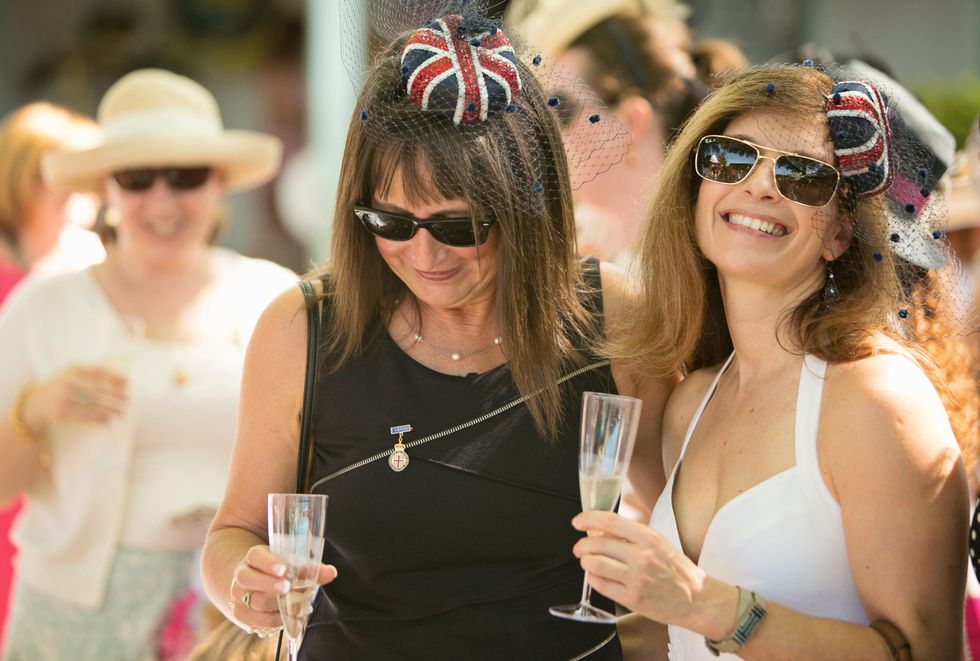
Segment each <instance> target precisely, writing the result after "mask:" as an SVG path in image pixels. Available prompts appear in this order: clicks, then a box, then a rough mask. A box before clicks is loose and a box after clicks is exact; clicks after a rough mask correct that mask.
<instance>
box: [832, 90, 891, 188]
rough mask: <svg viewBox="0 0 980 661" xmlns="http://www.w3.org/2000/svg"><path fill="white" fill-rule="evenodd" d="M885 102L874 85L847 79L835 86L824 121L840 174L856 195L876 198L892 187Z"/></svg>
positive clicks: (886, 106) (886, 101) (889, 141)
mask: <svg viewBox="0 0 980 661" xmlns="http://www.w3.org/2000/svg"><path fill="white" fill-rule="evenodd" d="M888 112H889V109H888V100H887V99H886V98H885V97H884V96H883V95H882V94H881V92H880V91H878V88H877V87H875V86H874V85H872V84H870V83H866V82H859V81H853V80H847V81H843V82H840V83H837V84H836V85H834V88H833V90H831V93H830V96H829V97H828V100H827V122H828V124H830V138H831V140H832V141H833V143H834V154H835V155H836V156H837V162H838V165H839V167H840V171H841V175H843V177H844V179H845V181H847V182H848V183H849V184H850V186H851V188H852V190H854V192H855V193H857V194H858V195H859V196H865V195H877V194H878V193H882V192H884V191H885V190H886V189H887V188H888V186H889V185H890V184H891V181H892V177H893V172H892V164H891V156H890V154H889V150H890V149H891V137H890V135H889V132H890V131H889V121H888Z"/></svg>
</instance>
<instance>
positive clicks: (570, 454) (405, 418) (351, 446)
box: [300, 263, 622, 661]
mask: <svg viewBox="0 0 980 661" xmlns="http://www.w3.org/2000/svg"><path fill="white" fill-rule="evenodd" d="M586 271H587V274H589V277H588V280H589V281H591V282H590V284H592V285H593V287H595V288H596V289H599V287H598V272H597V269H596V265H595V263H591V264H587V266H586ZM588 303H589V305H590V307H592V308H593V310H594V311H595V312H596V315H597V319H601V294H595V295H593V296H590V300H589V301H588ZM586 390H595V391H601V392H615V385H614V383H613V379H612V375H611V373H610V371H609V368H608V367H601V368H597V369H594V370H592V371H589V372H586V373H584V374H582V375H580V376H578V377H575V378H574V379H572V380H571V381H569V382H568V383H567V384H566V387H565V389H564V396H565V398H566V403H567V406H566V414H565V420H564V423H563V424H562V425H561V428H560V430H559V434H558V438H557V441H556V442H555V443H554V444H549V443H548V442H547V441H546V440H545V439H543V438H541V437H540V436H539V435H538V434H537V432H536V430H535V428H534V424H533V421H532V419H531V416H530V413H529V412H528V410H527V408H526V406H525V405H523V404H521V405H518V406H516V407H514V408H512V409H510V410H508V411H506V412H505V413H501V414H499V415H497V416H495V417H493V418H491V419H490V420H487V421H485V422H481V423H479V424H477V425H475V426H473V427H470V428H468V429H465V430H462V431H459V432H457V433H453V434H450V435H448V436H446V437H443V438H439V439H437V440H434V441H431V442H429V443H425V444H423V445H420V446H418V447H416V448H410V449H409V450H408V454H409V458H410V463H409V465H408V467H407V468H406V469H405V470H404V471H402V472H395V471H393V470H392V469H391V468H390V467H389V465H388V462H387V460H386V459H380V460H378V461H375V462H372V463H370V464H367V465H365V466H362V467H360V468H357V469H355V470H352V471H350V472H347V473H345V474H343V475H340V476H338V477H335V478H333V479H330V480H328V481H326V482H323V483H322V484H320V485H319V486H317V487H316V488H315V492H316V493H325V494H327V495H329V496H330V503H329V508H328V511H327V542H326V548H325V550H324V561H325V562H329V563H332V564H334V565H336V566H337V569H338V571H339V576H338V577H337V579H336V580H335V581H334V582H333V583H331V584H330V585H327V586H325V587H324V588H323V589H321V590H320V592H319V593H318V595H317V598H316V602H315V604H314V612H313V614H312V615H311V616H310V621H309V626H308V629H307V633H306V637H305V640H304V642H303V645H302V648H301V650H300V658H301V659H310V660H312V659H327V660H331V661H332V660H343V661H349V660H359V659H370V660H375V659H377V660H379V661H380V660H387V659H392V660H394V659H398V660H400V661H401V660H413V659H418V660H420V661H421V660H425V661H432V660H434V659H460V660H464V659H465V660H467V661H481V660H484V659H486V660H491V659H493V660H500V659H529V660H534V661H548V660H556V661H559V660H568V659H573V658H588V659H589V660H590V661H600V660H601V661H607V660H618V659H621V658H622V653H621V650H620V647H619V641H618V639H617V638H615V636H614V633H615V631H614V629H615V628H614V627H610V626H607V625H597V624H586V623H580V622H571V621H567V620H562V619H559V618H556V617H553V616H552V615H550V614H549V613H548V607H549V606H554V605H559V604H568V603H575V602H577V601H578V599H579V597H580V593H581V588H582V580H583V573H582V570H581V568H580V567H579V564H578V561H577V559H576V558H575V557H574V556H573V555H572V552H571V550H572V546H573V544H574V543H575V541H576V540H577V539H578V537H579V536H580V535H581V533H578V532H577V531H575V530H574V529H573V528H572V527H571V523H570V522H571V519H572V517H573V516H574V515H575V514H576V513H578V512H579V511H581V504H580V501H579V488H578V422H579V417H580V413H581V393H582V392H583V391H586ZM518 396H519V395H518V393H517V391H516V389H515V388H514V385H513V382H512V379H511V375H510V370H509V369H508V367H507V366H506V365H502V366H500V367H497V368H495V369H492V370H490V371H488V372H485V373H482V374H470V375H467V376H463V377H457V376H449V375H446V374H442V373H440V372H435V371H433V370H430V369H428V368H426V367H424V366H423V365H420V364H419V363H417V362H415V361H414V360H412V359H411V358H409V357H408V356H407V355H406V354H405V353H404V352H402V351H401V350H400V349H399V348H398V346H397V345H396V344H395V343H394V342H393V341H391V340H390V339H389V338H387V337H386V339H385V341H384V343H383V344H382V346H381V347H380V348H379V349H378V350H377V351H374V352H372V353H370V354H369V355H365V356H364V357H362V358H361V359H360V360H358V361H356V362H353V363H351V364H349V365H348V366H347V367H346V368H345V369H343V370H342V371H340V372H338V373H335V374H331V375H329V376H326V377H323V378H321V380H320V381H319V383H318V385H317V392H316V406H315V418H314V427H313V433H314V443H315V449H314V458H313V463H312V479H311V482H313V483H315V482H317V481H318V480H320V479H321V478H323V477H324V476H327V475H329V474H331V473H333V472H334V471H337V470H339V469H341V468H344V467H346V466H348V465H350V464H352V463H354V462H357V461H360V460H362V459H365V458H367V457H369V456H371V455H373V454H375V453H377V452H381V451H384V450H387V449H390V448H391V447H392V445H393V444H394V443H395V441H396V439H397V436H393V435H391V434H390V433H389V431H390V428H391V427H395V426H399V425H411V426H412V429H413V431H412V432H410V433H407V434H406V435H405V442H406V443H407V442H410V441H411V440H413V439H418V438H422V437H424V436H427V435H429V434H433V433H436V432H440V431H443V430H445V429H448V428H450V427H453V426H455V425H457V424H460V423H463V422H466V421H469V420H471V419H473V418H476V417H478V416H480V415H482V414H484V413H487V412H489V411H491V410H493V409H495V408H497V407H498V406H501V405H503V404H505V403H507V402H509V401H511V400H513V399H515V398H517V397H518ZM593 599H594V603H596V605H600V606H603V607H606V608H611V604H610V603H609V602H608V601H607V600H604V599H603V598H601V597H600V596H599V595H594V597H593ZM610 636H613V637H612V639H610V640H609V641H608V642H607V643H606V644H605V645H602V643H603V641H606V640H607V639H609V638H610ZM593 648H597V649H596V651H594V652H592V653H591V654H588V655H586V656H582V655H583V654H585V653H586V652H588V651H589V650H592V649H593Z"/></svg>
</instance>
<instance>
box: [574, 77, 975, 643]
mask: <svg viewBox="0 0 980 661" xmlns="http://www.w3.org/2000/svg"><path fill="white" fill-rule="evenodd" d="M808 64H809V63H808ZM854 75H855V74H854V73H853V72H852V73H847V72H846V71H844V72H843V75H842V76H840V77H839V78H832V77H830V76H829V75H827V74H826V73H824V72H823V71H820V70H818V69H816V68H814V67H812V66H807V65H804V66H773V67H765V68H759V69H756V70H750V71H748V72H743V73H742V74H740V75H738V76H735V77H734V78H733V79H732V80H731V81H730V82H728V84H727V85H725V86H723V87H721V88H719V89H718V90H717V91H716V92H714V94H713V95H712V96H710V97H709V98H708V99H707V100H706V101H705V103H704V104H703V105H702V106H701V107H700V108H699V109H698V110H697V111H696V112H695V113H694V115H693V116H692V117H691V119H690V120H689V122H688V124H687V125H686V126H685V128H684V130H683V131H682V132H681V134H680V136H679V137H678V139H677V142H676V143H675V146H674V148H673V150H672V151H671V152H670V153H669V154H668V158H667V162H666V165H665V168H664V173H663V179H662V183H661V187H660V188H659V189H658V193H657V198H656V200H655V204H654V206H653V207H652V208H653V209H654V210H659V211H660V213H658V214H656V215H654V216H652V217H651V218H650V221H649V224H648V226H647V231H646V235H645V239H644V244H643V245H644V250H643V255H644V266H645V274H644V283H645V285H646V291H647V293H646V296H647V303H646V306H645V308H644V309H645V310H647V313H648V317H647V320H646V323H644V324H636V325H635V326H634V327H633V328H634V329H635V330H634V332H632V333H631V334H630V335H629V337H626V338H625V341H626V342H625V350H627V351H629V350H632V352H633V353H634V354H635V355H637V356H638V357H639V359H640V360H642V361H643V362H646V363H647V364H648V365H651V366H656V364H657V363H658V362H660V361H671V359H672V358H673V359H674V360H681V361H683V362H688V361H689V360H690V358H691V356H692V353H693V347H694V346H695V343H696V342H697V340H698V338H699V337H700V336H701V335H702V334H703V333H705V332H709V331H712V330H713V331H714V332H721V333H724V334H726V335H727V336H728V337H729V338H730V342H731V345H732V346H733V347H734V351H733V352H732V354H731V356H730V357H729V359H728V360H727V361H725V362H724V364H719V365H715V366H713V367H710V368H707V369H701V370H696V371H693V372H692V373H691V374H689V375H688V376H687V378H686V379H685V380H684V381H683V382H682V383H681V385H680V386H679V387H678V388H677V389H676V390H675V392H674V394H673V395H672V397H671V400H670V402H669V403H668V406H667V409H666V411H665V414H664V421H665V422H664V441H663V445H664V457H665V468H666V470H667V473H666V474H667V477H668V482H667V486H666V487H665V489H664V491H663V493H662V494H661V497H660V499H659V501H658V502H657V504H656V506H655V507H654V510H653V514H652V517H651V520H650V525H649V526H644V525H640V524H637V523H634V522H631V521H626V520H624V519H622V518H621V517H617V516H616V515H615V514H611V513H599V512H586V513H584V514H582V515H579V516H577V517H576V518H575V519H574V520H573V525H574V526H575V527H576V528H577V529H579V530H588V531H594V532H600V533H602V534H601V535H592V536H589V537H587V538H585V539H582V540H581V541H579V542H578V543H577V544H576V546H575V547H574V552H575V554H576V555H577V556H578V557H579V558H581V563H582V566H583V568H585V569H586V570H587V571H588V575H589V580H590V582H591V583H592V584H593V586H594V587H595V588H596V590H598V591H599V592H601V593H603V594H605V595H606V596H609V597H610V598H613V599H615V600H617V601H618V602H620V603H622V604H623V605H625V606H627V607H628V608H630V609H631V610H633V611H634V613H635V614H636V615H633V616H630V619H631V620H632V621H633V622H634V623H636V622H638V623H641V624H642V623H644V622H646V623H662V624H658V625H657V626H656V627H652V628H654V629H656V630H657V633H658V634H659V636H660V638H659V639H657V638H655V637H653V636H651V637H650V638H649V639H647V640H646V643H647V651H648V652H651V653H652V654H651V657H652V658H668V657H669V658H671V659H676V660H681V659H712V658H715V657H716V656H718V655H719V654H720V655H721V656H723V657H725V658H735V655H736V654H737V655H738V656H739V657H742V658H746V659H764V658H765V659H773V658H778V659H816V658H820V659H824V658H827V659H830V658H832V659H909V658H913V657H914V658H915V659H958V658H960V655H961V653H962V624H963V620H962V613H963V595H964V582H965V573H966V567H967V562H966V553H965V548H966V529H967V523H968V516H969V515H968V495H967V481H966V475H965V469H964V466H963V462H962V461H961V458H960V452H959V450H958V448H957V442H956V438H954V435H953V432H952V430H951V429H950V424H949V421H948V420H947V416H946V412H945V411H944V409H943V404H942V400H941V399H940V397H939V396H938V395H937V388H942V387H943V384H942V380H941V378H939V376H938V374H937V372H936V370H935V369H934V366H933V365H932V364H931V362H930V361H929V359H928V357H927V356H926V354H925V353H924V352H923V351H922V350H921V347H920V344H921V343H922V342H925V341H929V340H936V339H941V338H937V337H936V336H935V335H932V334H931V332H932V331H931V330H925V331H923V330H920V329H922V328H926V329H929V328H934V326H931V325H920V324H919V323H918V322H919V320H921V319H923V318H928V317H935V316H942V315H946V314H950V313H951V312H952V310H951V309H950V306H949V305H948V299H949V295H950V294H951V293H953V291H954V289H953V287H954V286H955V278H953V279H950V278H947V277H946V274H945V272H944V269H943V267H944V265H945V264H946V263H947V261H946V260H947V254H946V251H945V250H944V248H945V246H944V234H943V231H942V225H943V219H944V208H945V205H944V203H943V200H942V199H941V197H942V195H941V194H939V192H938V191H937V189H936V184H937V181H938V179H939V177H940V175H941V174H942V172H943V170H944V169H945V166H946V163H948V161H947V162H943V161H942V159H941V158H939V157H938V155H937V154H936V153H934V152H933V151H931V148H930V147H929V146H928V145H926V144H924V143H923V142H921V141H920V140H919V139H918V138H917V137H916V136H915V135H914V134H913V133H912V132H911V131H910V127H909V124H908V117H907V116H905V117H903V116H902V115H901V114H900V113H901V112H902V110H903V109H905V108H906V107H907V104H903V103H900V102H899V101H898V100H897V99H896V97H895V96H894V95H889V92H888V91H887V90H884V91H883V87H884V86H883V85H881V84H879V83H878V82H875V80H873V79H872V77H871V76H864V75H860V76H859V77H857V78H851V76H854ZM903 119H905V120H906V121H904V122H903V121H902V120H903ZM668 278H669V282H668V280H667V279H668ZM711 290H714V291H717V292H720V295H721V297H722V298H723V300H724V303H725V318H724V319H723V320H722V323H721V324H715V323H714V320H712V319H710V318H708V317H706V316H705V315H703V314H702V313H701V312H700V311H701V309H702V307H703V302H704V301H705V300H706V298H707V296H708V292H710V291H711ZM973 323H975V319H974V320H973ZM960 328H962V326H961V327H960ZM964 330H965V329H964ZM664 347H668V348H670V347H673V348H674V350H675V351H676V353H675V354H674V355H673V356H671V355H670V352H669V351H668V352H667V355H666V356H665V355H664V354H665V352H664ZM663 625H666V627H664V626H663ZM625 626H626V624H625V623H624V627H625ZM665 629H666V631H665ZM664 635H667V636H669V648H668V645H667V644H666V642H665V641H664V640H663V636H664ZM654 640H659V641H660V642H659V643H654V642H653V641H654Z"/></svg>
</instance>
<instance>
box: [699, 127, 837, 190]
mask: <svg viewBox="0 0 980 661" xmlns="http://www.w3.org/2000/svg"><path fill="white" fill-rule="evenodd" d="M762 149H765V150H766V151H773V152H777V153H778V154H779V156H777V157H776V158H773V157H772V156H765V155H763V154H762V152H761V151H760V150H762ZM764 158H768V159H769V160H770V161H772V162H773V168H772V173H773V176H774V177H775V180H776V190H777V191H779V194H780V195H782V196H783V197H785V198H786V199H787V200H790V201H791V202H796V203H797V204H802V205H803V206H806V207H823V206H826V205H828V204H830V201H831V200H832V199H834V194H835V193H836V192H837V186H838V184H839V183H840V172H839V171H838V170H837V168H835V167H834V166H833V165H830V164H829V163H824V162H823V161H818V160H817V159H815V158H810V157H809V156H801V155H800V154H793V153H791V152H785V151H781V150H779V149H772V148H771V147H762V146H760V145H756V144H753V143H751V142H748V141H747V140H740V139H739V138H732V137H729V136H727V135H706V136H704V137H703V138H701V142H699V143H698V148H697V151H696V152H695V155H694V170H695V171H696V172H697V173H698V175H699V176H700V177H701V178H702V179H706V180H708V181H713V182H715V183H719V184H737V183H738V182H740V181H742V180H743V179H746V178H748V176H749V175H750V174H752V172H753V171H754V170H755V166H756V165H758V164H759V161H760V160H762V159H764Z"/></svg>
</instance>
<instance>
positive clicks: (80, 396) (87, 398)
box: [75, 386, 92, 406]
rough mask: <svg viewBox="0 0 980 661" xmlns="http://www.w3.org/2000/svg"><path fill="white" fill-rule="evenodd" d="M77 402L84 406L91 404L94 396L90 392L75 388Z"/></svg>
mask: <svg viewBox="0 0 980 661" xmlns="http://www.w3.org/2000/svg"><path fill="white" fill-rule="evenodd" d="M75 401H76V402H78V403H79V404H82V405H83V406H84V405H85V404H89V403H91V401H92V396H91V395H90V394H89V392H88V390H86V389H85V388H82V387H80V386H78V387H76V388H75Z"/></svg>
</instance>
